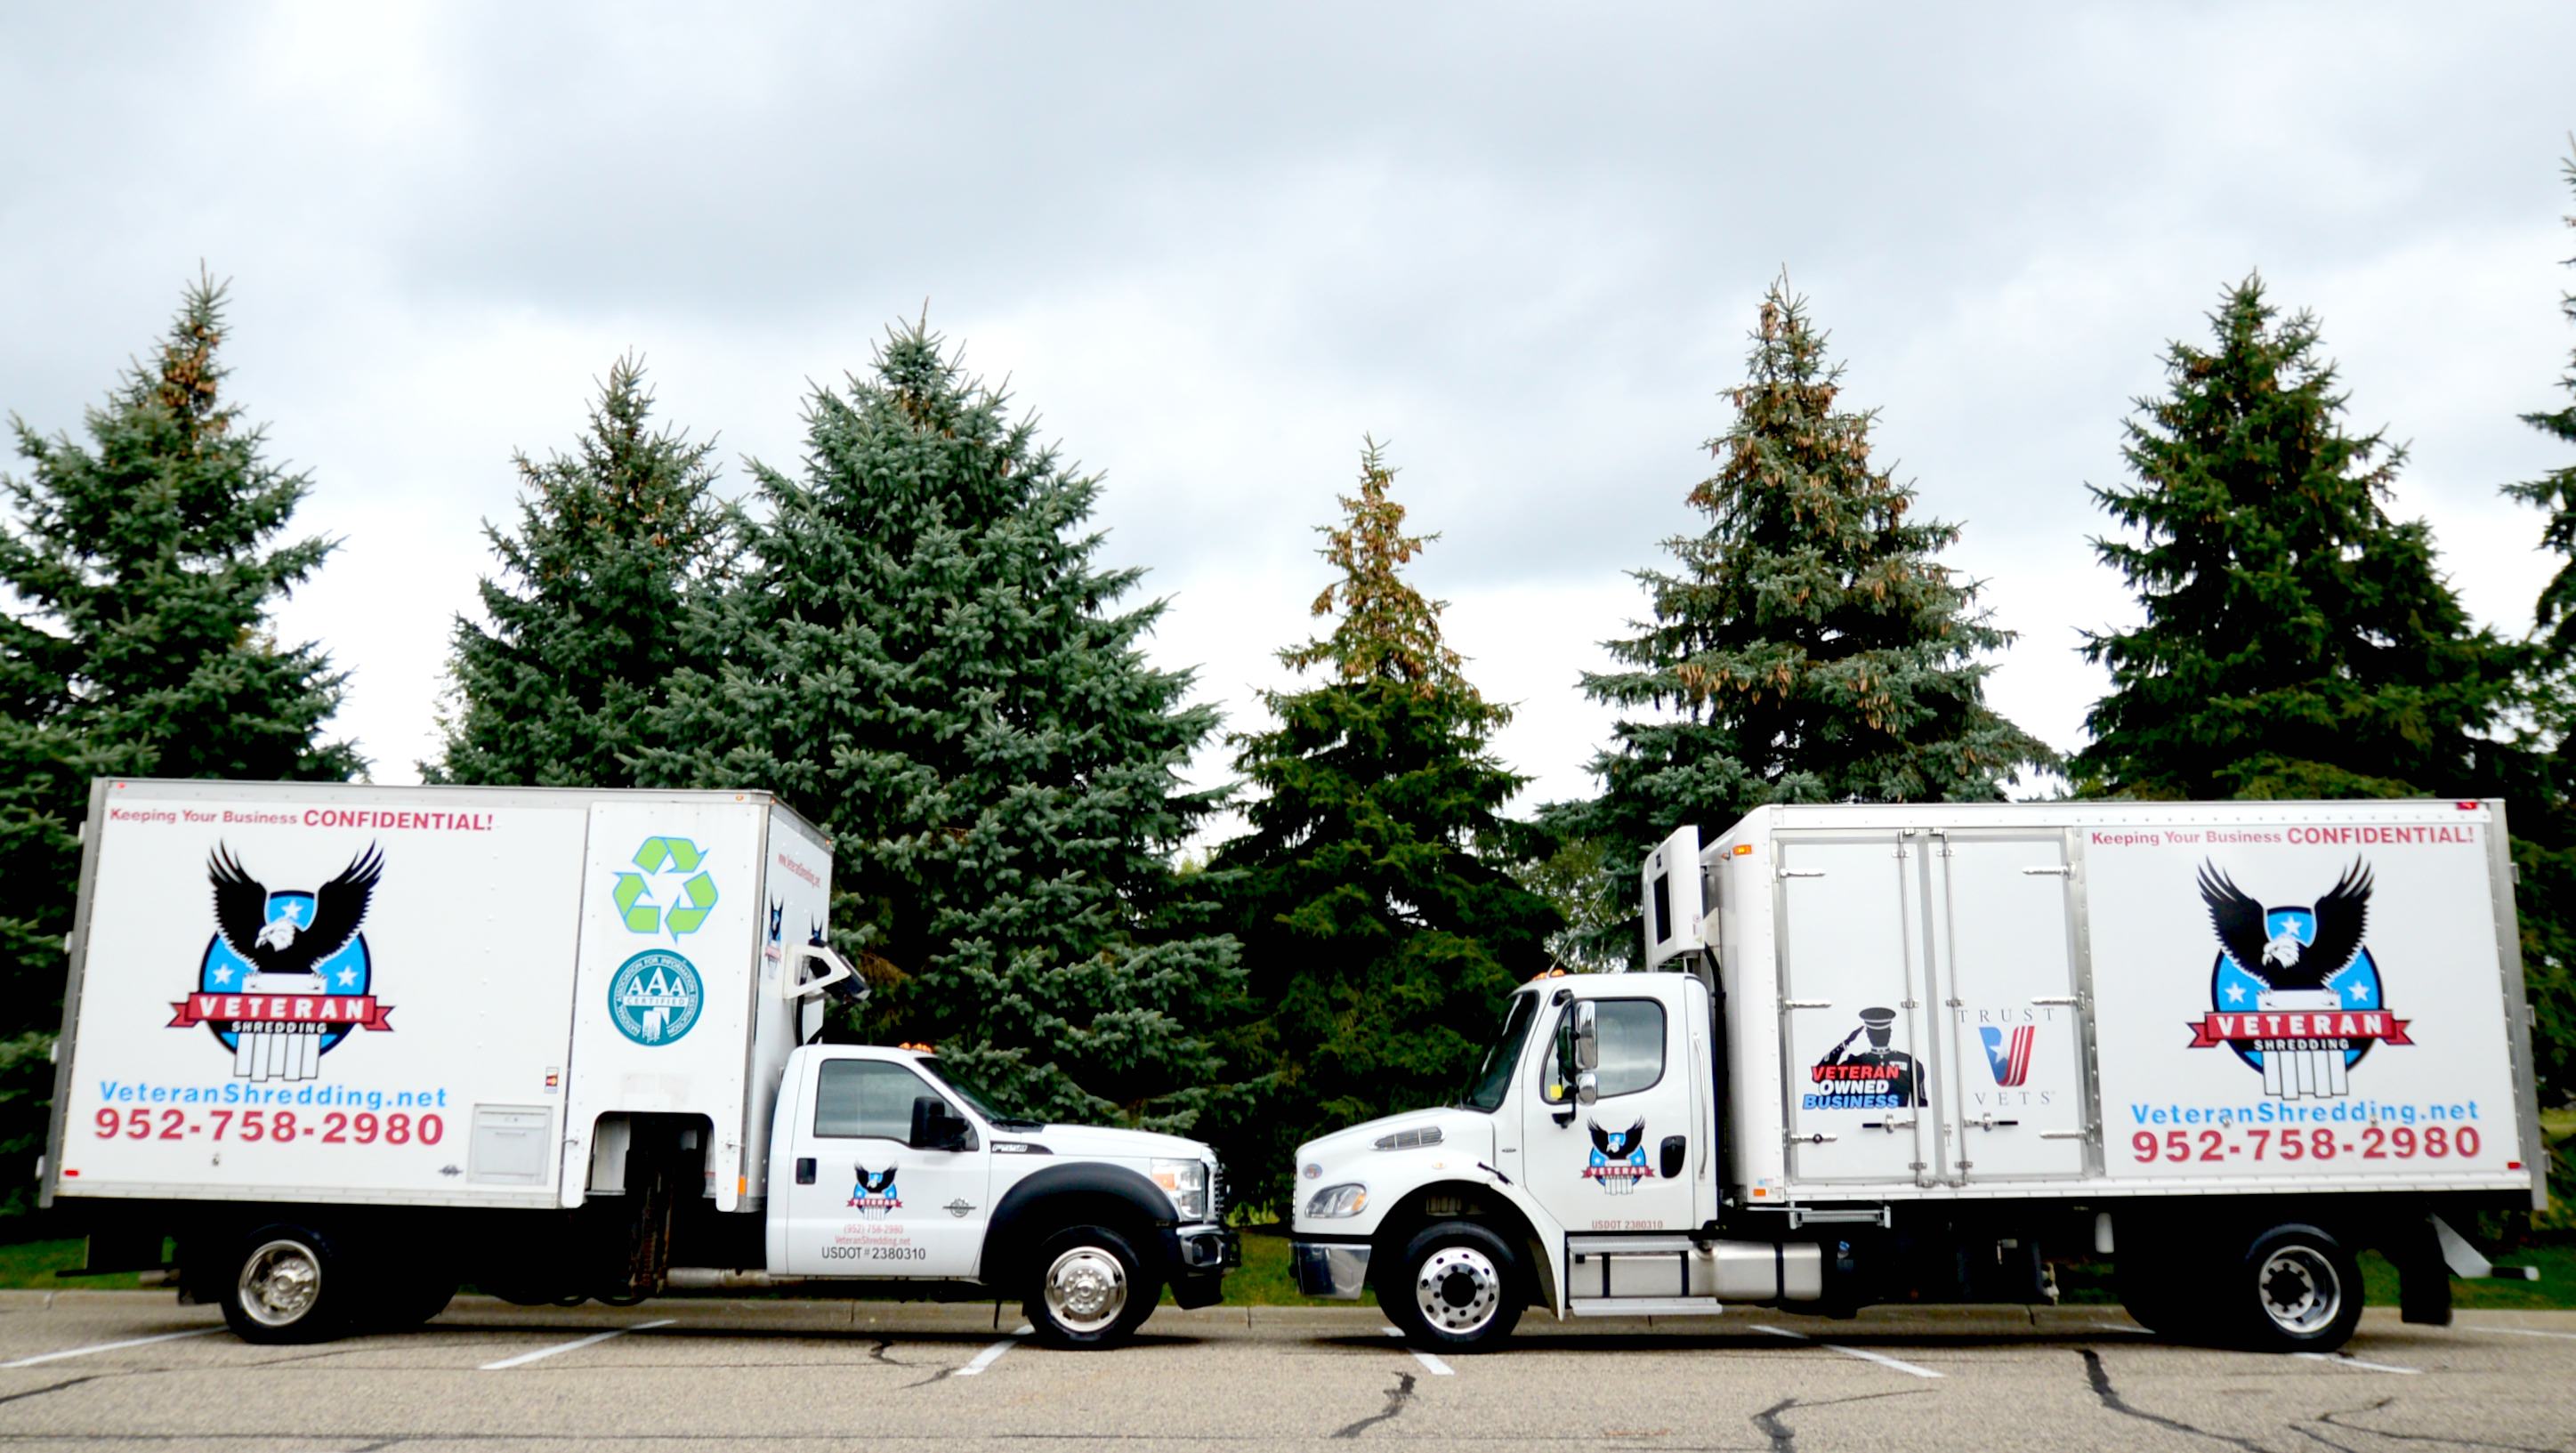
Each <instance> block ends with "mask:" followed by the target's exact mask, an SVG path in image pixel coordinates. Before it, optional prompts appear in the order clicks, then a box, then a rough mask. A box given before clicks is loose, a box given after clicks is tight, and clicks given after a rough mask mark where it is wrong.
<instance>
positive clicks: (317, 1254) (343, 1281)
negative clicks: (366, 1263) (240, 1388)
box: [219, 1225, 356, 1343]
mask: <svg viewBox="0 0 2576 1453" xmlns="http://www.w3.org/2000/svg"><path fill="white" fill-rule="evenodd" d="M240 1248H241V1250H240V1255H239V1256H238V1257H237V1258H236V1259H235V1260H234V1261H233V1262H232V1267H231V1274H230V1275H228V1276H226V1277H224V1279H223V1282H222V1289H221V1291H220V1293H219V1296H220V1299H221V1301H222V1303H223V1308H224V1323H225V1325H227V1326H229V1327H231V1328H232V1329H233V1335H235V1336H237V1337H239V1338H241V1339H242V1340H243V1341H245V1342H262V1343H282V1342H321V1341H327V1340H328V1339H330V1338H332V1337H336V1336H338V1335H339V1334H340V1330H341V1328H342V1327H343V1326H344V1325H345V1324H346V1322H347V1320H348V1317H347V1312H348V1306H347V1304H348V1303H350V1302H351V1301H352V1300H353V1297H354V1294H355V1290H356V1289H355V1288H353V1287H350V1286H348V1285H347V1282H348V1281H349V1276H348V1271H349V1267H348V1263H347V1262H346V1260H345V1259H344V1258H342V1256H341V1255H340V1253H339V1250H338V1249H337V1248H336V1247H334V1246H333V1245H332V1244H331V1242H330V1241H329V1240H328V1239H327V1238H325V1237H323V1236H322V1235H320V1234H319V1233H317V1232H315V1231H313V1230H312V1229H310V1228H308V1227H304V1226H290V1225H278V1226H263V1227H261V1228H260V1229H259V1230H257V1231H254V1232H252V1233H251V1234H250V1235H249V1237H247V1238H246V1239H244V1240H243V1241H242V1242H241V1243H240Z"/></svg>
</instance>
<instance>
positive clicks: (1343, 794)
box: [1214, 440, 1558, 1191]
mask: <svg viewBox="0 0 2576 1453" xmlns="http://www.w3.org/2000/svg"><path fill="white" fill-rule="evenodd" d="M1392 479H1393V472H1392V471H1391V470H1389V469H1388V468H1387V467H1386V466H1385V463H1384V461H1383V459H1382V458H1381V456H1380V453H1379V450H1378V446H1377V444H1376V443H1375V441H1373V440H1372V441H1369V442H1368V444H1367V445H1366V448H1365V450H1364V451H1363V453H1362V455H1361V469H1360V487H1359V493H1358V494H1357V495H1356V496H1345V497H1344V498H1343V499H1342V505H1343V507H1344V509H1345V510H1346V511H1347V512H1348V513H1347V516H1346V518H1345V520H1344V522H1343V523H1342V525H1341V526H1340V528H1338V529H1329V530H1327V531H1326V532H1325V537H1326V539H1327V541H1328V542H1329V543H1328V544H1327V545H1326V547H1325V548H1324V549H1323V550H1322V551H1321V552H1320V553H1321V554H1322V555H1323V557H1324V558H1325V559H1326V560H1328V561H1330V562H1331V563H1332V564H1333V566H1334V567H1335V568H1336V569H1337V570H1339V571H1340V572H1341V573H1340V578H1339V579H1337V580H1335V581H1334V582H1333V583H1332V584H1330V585H1328V586H1326V587H1325V589H1324V592H1323V594H1321V595H1319V596H1318V597H1316V599H1315V603H1314V610H1313V613H1314V614H1315V615H1317V616H1336V617H1338V619H1336V620H1335V622H1334V625H1333V629H1332V632H1331V634H1329V635H1326V636H1323V637H1320V638H1316V639H1312V640H1309V641H1306V642H1305V643H1304V644H1302V645H1297V646H1291V647H1289V648H1287V649H1285V650H1282V651H1281V652H1280V653H1279V659H1280V660H1281V661H1282V662H1283V663H1285V664H1286V665H1287V666H1289V667H1290V668H1291V669H1293V670H1296V671H1298V672H1301V673H1302V672H1307V671H1315V670H1320V671H1321V672H1322V673H1323V675H1324V680H1323V682H1322V683H1321V684H1320V685H1316V686H1312V687H1309V688H1307V689H1304V690H1300V691H1272V692H1266V693H1264V695H1263V701H1264V704H1265V705H1266V706H1267V707H1268V709H1269V711H1270V714H1271V716H1272V717H1274V718H1275V719H1276V721H1277V725H1275V726H1274V727H1272V728H1271V729H1270V730H1268V731H1264V732H1256V733H1249V734H1238V735H1236V736H1234V737H1232V738H1231V739H1230V740H1231V741H1232V742H1233V744H1234V746H1235V748H1236V749H1237V756H1236V758H1235V770H1236V771H1237V772H1238V773H1240V774H1242V776H1243V777H1244V778H1245V779H1246V781H1247V782H1248V783H1249V784H1250V786H1251V787H1252V788H1253V789H1254V790H1255V791H1256V792H1257V793H1258V796H1257V797H1256V798H1255V800H1253V801H1252V802H1251V803H1250V804H1248V805H1247V806H1246V807H1245V809H1244V813H1245V816H1246V817H1247V818H1248V819H1249V821H1250V826H1251V830H1250V831H1249V832H1248V833H1246V834H1245V835H1244V836H1242V837H1239V838H1237V839H1235V840H1233V841H1231V842H1228V843H1226V844H1225V845H1224V846H1222V847H1221V848H1219V849H1218V851H1217V854H1216V859H1215V863H1214V868H1215V870H1216V871H1217V872H1218V873H1220V874H1222V875H1224V876H1225V877H1226V879H1227V904H1228V908H1229V913H1230V919H1231V922H1232V923H1233V924H1234V926H1235V932H1236V933H1237V934H1238V935H1239V936H1240V937H1241V938H1242V940H1243V942H1244V962H1245V966H1246V968H1247V969H1248V971H1249V973H1250V992H1251V997H1252V1000H1253V1003H1254V1004H1255V1005H1256V1006H1257V1008H1258V1011H1259V1012H1260V1013H1261V1015H1262V1016H1263V1018H1262V1019H1261V1020H1260V1021H1259V1022H1258V1023H1257V1024H1255V1025H1254V1026H1253V1028H1252V1032H1251V1034H1250V1035H1249V1039H1250V1041H1251V1043H1252V1044H1253V1046H1254V1047H1255V1052H1257V1053H1258V1054H1260V1055H1261V1056H1262V1057H1263V1059H1264V1061H1265V1062H1266V1063H1267V1064H1268V1066H1269V1067H1270V1068H1271V1070H1272V1073H1273V1075H1274V1077H1275V1078H1274V1084H1273V1088H1272V1090H1271V1093H1270V1095H1269V1096H1268V1097H1267V1098H1266V1099H1265V1101H1264V1102H1263V1104H1262V1107H1261V1113H1260V1117H1259V1120H1258V1122H1257V1123H1252V1124H1246V1125H1243V1126H1240V1127H1237V1128H1236V1129H1235V1130H1233V1131H1232V1132H1231V1133H1230V1134H1229V1135H1228V1136H1227V1137H1226V1140H1227V1159H1228V1163H1229V1164H1231V1165H1233V1166H1235V1168H1236V1180H1237V1183H1238V1184H1240V1185H1243V1186H1245V1187H1246V1188H1247V1189H1248V1190H1249V1189H1252V1188H1254V1187H1258V1188H1259V1189H1260V1190H1262V1191H1271V1190H1284V1189H1286V1188H1287V1187H1288V1184H1289V1182H1288V1176H1289V1173H1290V1170H1291V1166H1290V1164H1289V1158H1290V1156H1291V1155H1292V1153H1293V1152H1294V1150H1295V1148H1296V1146H1297V1144H1298V1142H1300V1141H1301V1140H1305V1139H1308V1138H1310V1137H1312V1136H1314V1135H1318V1134H1321V1133H1323V1132H1324V1131H1326V1130H1329V1129H1332V1128H1334V1127H1336V1126H1340V1125H1346V1124H1349V1123H1351V1122H1353V1121H1357V1120H1366V1119H1370V1118H1373V1117H1375V1116H1378V1115H1383V1114H1387V1113H1390V1112H1393V1111H1399V1110H1407V1109H1413V1108H1417V1107H1420V1106H1423V1105H1429V1104H1436V1103H1440V1102H1442V1101H1443V1100H1444V1098H1446V1097H1450V1096H1453V1095H1454V1094H1455V1092H1456V1091H1457V1090H1458V1088H1459V1087H1460V1086H1461V1085H1463V1084H1464V1083H1465V1082H1466V1080H1467V1077H1468V1076H1469V1075H1470V1074H1471V1073H1472V1072H1473V1071H1474V1070H1475V1068H1476V1057H1477V1055H1478V1053H1479V1052H1480V1051H1481V1050H1482V1049H1483V1047H1484V1044H1485V1039H1486V1036H1487V1035H1488V1034H1489V1033H1490V1032H1491V1031H1492V1029H1493V1026H1494V1025H1495V1024H1496V1023H1497V1022H1498V1021H1499V1017H1500V1014H1501V1010H1502V1005H1503V1001H1504V1000H1505V999H1506V998H1507V997H1509V995H1510V993H1511V991H1512V989H1513V987H1514V986H1515V985H1517V984H1518V983H1519V982H1520V981H1521V979H1522V978H1524V977H1526V976H1527V975H1529V974H1531V973H1533V972H1536V971H1537V970H1539V969H1542V968H1544V967H1545V966H1546V964H1547V956H1546V948H1545V940H1546V937H1547V935H1548V934H1549V933H1550V932H1551V931H1553V930H1554V929H1555V928H1556V927H1557V925H1558V920H1557V916H1556V913H1555V911H1554V910H1553V909H1551V908H1550V907H1549V906H1548V904H1547V901H1546V900H1545V899H1543V898H1541V897H1539V896H1538V895H1537V894H1534V893H1531V892H1528V891H1526V890H1524V889H1523V888H1521V887H1519V886H1518V885H1517V884H1515V883H1514V882H1513V881H1512V879H1511V877H1510V876H1509V875H1508V874H1507V873H1506V872H1505V871H1504V869H1503V866H1502V865H1503V864H1504V863H1506V862H1508V861H1510V857H1509V854H1510V853H1511V851H1512V850H1513V849H1514V848H1515V847H1516V846H1520V844H1519V841H1518V840H1519V838H1520V837H1521V836H1523V834H1522V833H1521V832H1520V831H1519V830H1518V829H1516V828H1515V826H1514V825H1513V824H1510V823H1508V822H1506V821H1505V820H1504V819H1503V818H1502V817H1501V816H1500V812H1501V809H1502V806H1503V804H1504V803H1505V802H1506V801H1508V800H1509V799H1510V798H1511V796H1512V794H1513V793H1515V792H1517V791H1519V790H1520V787H1521V785H1522V783H1523V782H1524V781H1525V780H1526V779H1524V778H1522V777H1519V776H1517V775H1515V774H1513V773H1512V772H1510V771H1508V770H1506V769H1505V768H1504V767H1503V766H1502V765H1501V764H1500V763H1498V762H1496V761H1495V760H1494V758H1493V756H1492V755H1491V753H1490V751H1489V750H1488V748H1489V746H1490V744H1491V741H1492V738H1493V733H1494V731H1495V730H1496V729H1497V728H1499V727H1500V726H1502V725H1503V724H1504V723H1505V722H1506V721H1508V720H1509V718H1510V711H1509V709H1508V708H1506V707H1504V706H1502V705H1500V704H1497V703H1493V702H1488V701H1486V700H1485V699H1484V698H1483V697H1482V696H1481V695H1479V694H1478V693H1477V691H1476V688H1475V687H1474V686H1472V685H1470V684H1469V683H1468V681H1467V679H1466V677H1465V676H1464V674H1463V673H1462V669H1461V662H1460V659H1459V657H1458V655H1457V653H1456V652H1454V651H1452V650H1451V649H1449V647H1448V646H1447V645H1446V644H1444V643H1443V642H1442V640H1441V637H1440V624H1439V613H1440V605H1439V603H1437V602H1434V601H1427V600H1425V599H1424V598H1423V597H1422V596H1421V594H1420V593H1419V592H1417V591H1416V590H1415V589H1414V588H1413V587H1412V586H1411V585H1410V584H1408V583H1407V582H1406V581H1405V579H1404V576H1403V567H1404V566H1405V565H1406V564H1407V563H1409V562H1410V561H1411V560H1412V559H1413V558H1414V556H1415V555H1416V554H1418V553H1419V552H1420V551H1421V549H1422V546H1423V544H1424V541H1425V539H1426V538H1428V537H1420V536H1412V535H1407V534H1405V533H1404V529H1403V526H1404V507H1403V506H1402V505H1399V504H1397V503H1396V502H1395V501H1394V500H1392V499H1390V498H1389V497H1388V494H1387V489H1388V486H1389V484H1390V483H1391V482H1392Z"/></svg>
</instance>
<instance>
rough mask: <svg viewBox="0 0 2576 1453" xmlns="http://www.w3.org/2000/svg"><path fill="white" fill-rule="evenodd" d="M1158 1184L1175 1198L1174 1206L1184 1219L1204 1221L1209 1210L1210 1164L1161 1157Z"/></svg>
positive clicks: (1156, 1168) (1155, 1172)
mask: <svg viewBox="0 0 2576 1453" xmlns="http://www.w3.org/2000/svg"><path fill="white" fill-rule="evenodd" d="M1153 1177H1154V1184H1156V1185H1158V1186H1161V1187H1162V1188H1163V1193H1164V1194H1165V1195H1167V1196H1170V1197H1171V1198H1172V1209H1174V1210H1176V1211H1178V1212H1180V1213H1181V1219H1182V1220H1184V1221H1204V1220H1206V1219H1207V1213H1208V1168H1207V1162H1206V1161H1203V1160H1158V1161H1155V1162H1154V1169H1153Z"/></svg>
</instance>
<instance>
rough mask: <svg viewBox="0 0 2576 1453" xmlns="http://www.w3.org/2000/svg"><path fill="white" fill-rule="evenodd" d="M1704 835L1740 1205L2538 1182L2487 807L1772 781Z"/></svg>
mask: <svg viewBox="0 0 2576 1453" xmlns="http://www.w3.org/2000/svg"><path fill="white" fill-rule="evenodd" d="M1671 847H1672V845H1671V844H1667V847H1666V849H1665V852H1666V853H1667V854H1668V853H1669V852H1670V849H1671ZM1700 861H1701V865H1702V875H1701V876H1702V878H1703V883H1704V886H1705V888H1706V890H1707V894H1708V898H1709V911H1708V912H1707V914H1706V916H1705V918H1704V919H1703V921H1702V924H1701V927H1700V932H1699V935H1698V937H1699V938H1700V939H1701V940H1703V941H1704V942H1705V943H1706V944H1707V945H1708V946H1710V947H1711V948H1712V949H1713V950H1714V956H1715V958H1716V961H1717V973H1718V977H1719V980H1720V982H1721V983H1722V985H1723V987H1724V990H1725V993H1726V1014H1725V1017H1724V1023H1725V1025H1726V1030H1727V1035H1728V1046H1727V1048H1728V1060H1729V1064H1730V1066H1731V1072H1730V1083H1729V1092H1730V1093H1729V1094H1728V1096H1727V1097H1726V1098H1727V1100H1728V1105H1727V1113H1728V1114H1729V1116H1730V1125H1729V1129H1730V1132H1731V1135H1730V1139H1731V1142H1732V1146H1733V1151H1734V1155H1733V1161H1732V1165H1731V1167H1730V1170H1731V1176H1730V1185H1729V1187H1728V1192H1729V1194H1730V1195H1731V1196H1734V1197H1736V1198H1738V1203H1739V1204H1744V1205H1748V1206H1754V1207H1760V1206H1795V1205H1799V1204H1803V1203H1813V1202H1819V1201H1826V1200H1834V1201H1854V1200H1868V1201H1903V1200H1913V1199H1927V1198H1932V1199H1947V1198H1960V1197H2003V1196H2068V1195H2076V1194H2085V1195H2098V1194H2101V1193H2103V1192H2113V1193H2128V1194H2149V1193H2170V1192H2190V1191H2213V1190H2229V1191H2260V1190H2271V1191H2316V1190H2347V1191H2367V1190H2396V1189H2406V1190H2524V1191H2529V1192H2530V1193H2531V1194H2532V1195H2534V1196H2535V1197H2538V1196H2540V1195H2542V1194H2543V1183H2542V1180H2541V1176H2542V1168H2543V1167H2542V1158H2541V1155H2540V1150H2539V1127H2538V1121H2537V1115H2536V1109H2535V1106H2534V1103H2533V1099H2534V1091H2533V1080H2532V1071H2531V1059H2530V1047H2529V1035H2528V1030H2529V1025H2528V1018H2527V1014H2528V1011H2527V1008H2526V1005H2525V1000H2524V996H2523V984H2522V972H2521V962H2520V958H2519V953H2518V948H2517V944H2518V939H2517V934H2516V929H2515V924H2514V917H2513V911H2512V898H2511V884H2512V877H2511V867H2510V864H2509V862H2508V860H2507V858H2506V856H2505V836H2504V828H2503V823H2502V809H2501V807H2500V805H2498V804H2494V803H2486V802H2459V803H2455V802H2390V803H2377V802H2372V803H2354V802H2335V803H2223V804H2207V803H2200V804H2156V803H1999V804H1970V805H1943V806H1923V807H1852V806H1835V807H1774V808H1766V809H1763V810H1761V811H1758V812H1756V813H1754V814H1752V815H1751V816H1749V817H1747V818H1746V819H1744V820H1743V821H1742V822H1740V823H1738V824H1737V825H1736V826H1735V827H1734V828H1732V829H1730V830H1729V831H1728V832H1727V833H1726V834H1725V835H1724V836H1722V837H1721V838H1719V839H1718V840H1717V841H1716V842H1715V843H1713V844H1711V845H1709V846H1708V848H1707V849H1706V850H1705V851H1704V852H1703V853H1702V854H1701V859H1700ZM1667 870H1668V871H1669V870H1670V869H1669V867H1668V869H1667ZM1648 871H1649V874H1650V875H1651V872H1652V860H1650V865H1649V869H1648ZM2204 884H2206V885H2208V887H2207V892H2208V893H2210V894H2213V895H2215V896H2216V897H2217V898H2218V899H2219V900H2220V901H2221V903H2223V904H2231V905H2233V907H2232V908H2231V909H2229V910H2228V911H2232V912H2234V913H2235V914H2236V915H2237V917H2238V919H2239V921H2240V924H2241V923H2242V922H2244V921H2254V922H2257V923H2259V929H2258V930H2257V931H2256V936H2255V937H2254V938H2253V939H2250V940H2247V939H2244V938H2243V937H2242V929H2241V928H2240V931H2239V946H2240V947H2241V948H2243V949H2244V951H2245V952H2246V954H2247V955H2248V956H2251V957H2253V958H2255V959H2256V960H2257V962H2256V963H2255V964H2254V965H2252V966H2250V967H2249V966H2246V965H2241V964H2239V963H2237V962H2236V959H2235V957H2234V954H2233V953H2232V951H2231V950H2230V949H2229V948H2228V947H2227V946H2226V945H2225V944H2224V943H2222V941H2221V938H2220V936H2219V929H2218V925H2217V922H2216V919H2217V917H2218V916H2219V914H2218V912H2217V911H2215V910H2214V909H2213V905H2212V902H2211V901H2210V898H2209V897H2206V896H2205V894H2204ZM1647 888H1648V892H1649V894H1650V895H1651V891H1652V882H1651V876H1650V877H1649V880H1648V883H1647ZM2338 932H2342V933H2343V934H2344V938H2343V939H2342V940H2340V941H2338V940H2337V939H2336V937H2335V936H2336V934H2337V933H2338ZM1648 933H1649V937H1650V942H1651V936H1652V933H1653V930H1652V928H1651V927H1650V928H1649V930H1648ZM2354 933H2357V934H2358V943H2357V946H2355V944H2354V943H2353V942H2352V941H2351V936H2352V934H2354ZM2319 940H2325V942H2322V943H2320V942H2319ZM1693 946H1694V945H1689V944H1683V945H1678V946H1677V947H1676V948H1675V950H1674V952H1676V953H1678V952H1681V951H1683V950H1684V949H1686V948H1688V947H1693ZM2258 946H2259V949H2258ZM2311 947H2314V948H2315V950H2316V955H2317V957H2316V959H2315V961H2313V962H2311V963H2309V964H2308V965H2307V966H2306V968H2305V969H2304V970H2302V968H2301V967H2300V965H2299V963H2298V960H2299V959H2300V958H2301V957H2302V956H2303V955H2305V954H2306V953H2307V951H2308V950H2309V949H2310V948H2311ZM2328 957H2331V958H2333V959H2334V962H2326V961H2325V960H2326V959H2327V958H2328ZM2311 980H2314V981H2315V982H2310V981H2311ZM1774 1026H1777V1028H1776V1029H1775V1028H1774Z"/></svg>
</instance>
